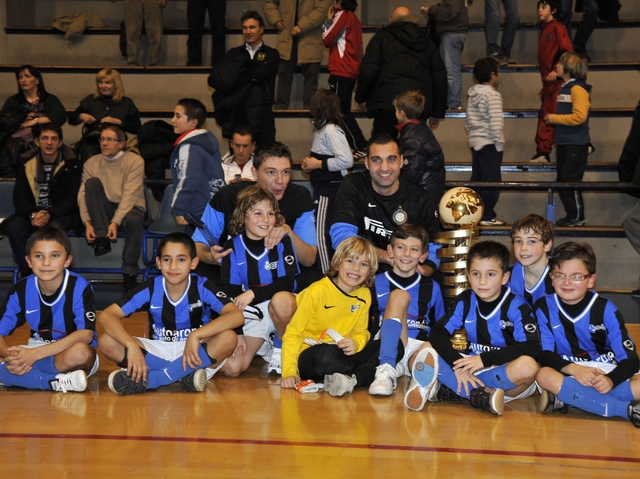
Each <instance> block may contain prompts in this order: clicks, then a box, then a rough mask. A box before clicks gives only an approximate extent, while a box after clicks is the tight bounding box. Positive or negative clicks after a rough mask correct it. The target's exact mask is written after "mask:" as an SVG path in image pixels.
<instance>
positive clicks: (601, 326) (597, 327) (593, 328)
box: [589, 324, 607, 334]
mask: <svg viewBox="0 0 640 479" xmlns="http://www.w3.org/2000/svg"><path fill="white" fill-rule="evenodd" d="M606 330H607V328H606V327H605V325H604V324H590V325H589V332H590V333H591V334H593V333H595V332H596V331H606Z"/></svg>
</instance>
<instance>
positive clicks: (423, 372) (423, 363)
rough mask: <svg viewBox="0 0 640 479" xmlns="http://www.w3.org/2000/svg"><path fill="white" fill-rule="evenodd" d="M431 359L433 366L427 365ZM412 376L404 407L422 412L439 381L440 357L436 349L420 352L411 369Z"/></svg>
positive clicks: (426, 349)
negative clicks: (432, 389)
mask: <svg viewBox="0 0 640 479" xmlns="http://www.w3.org/2000/svg"><path fill="white" fill-rule="evenodd" d="M429 358H431V361H432V362H433V364H429V363H427V360H428V359H429ZM411 376H412V378H411V383H410V384H409V389H408V390H407V393H406V394H405V395H404V405H405V406H406V407H407V408H409V409H411V410H412V411H420V410H421V409H422V408H423V407H424V404H425V403H426V402H427V398H428V397H429V393H430V392H431V388H432V387H433V385H434V384H435V383H436V381H437V379H438V356H437V354H436V352H435V350H434V349H432V348H425V349H423V350H421V351H420V352H418V355H417V356H416V359H415V362H414V363H413V368H412V369H411Z"/></svg>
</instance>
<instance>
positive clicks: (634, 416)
mask: <svg viewBox="0 0 640 479" xmlns="http://www.w3.org/2000/svg"><path fill="white" fill-rule="evenodd" d="M627 416H629V420H630V421H631V424H633V425H634V426H635V427H640V400H638V401H633V402H631V403H630V404H629V405H628V406H627Z"/></svg>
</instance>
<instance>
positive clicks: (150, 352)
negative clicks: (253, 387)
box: [98, 233, 244, 394]
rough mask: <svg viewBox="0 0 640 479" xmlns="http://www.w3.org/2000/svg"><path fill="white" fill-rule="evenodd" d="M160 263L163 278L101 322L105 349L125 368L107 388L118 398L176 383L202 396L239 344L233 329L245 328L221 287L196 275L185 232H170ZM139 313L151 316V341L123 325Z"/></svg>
mask: <svg viewBox="0 0 640 479" xmlns="http://www.w3.org/2000/svg"><path fill="white" fill-rule="evenodd" d="M156 265H157V266H158V269H159V270H160V272H161V273H162V276H157V277H155V278H150V279H148V280H147V281H145V282H144V283H141V284H140V285H138V287H136V288H135V289H134V290H133V291H132V292H131V293H129V294H128V295H126V296H125V297H123V298H121V299H120V300H118V301H116V303H114V304H112V305H111V306H109V307H108V308H107V309H106V310H104V312H103V313H102V314H100V316H99V318H98V321H99V322H100V324H101V325H102V326H103V328H104V335H101V338H100V350H101V351H102V352H103V354H104V355H105V356H107V357H108V358H109V359H111V360H112V361H113V362H115V363H116V364H117V365H118V366H120V367H121V368H123V369H121V370H117V371H113V372H112V373H111V374H110V375H109V389H111V390H112V391H113V392H115V393H117V394H136V393H142V392H145V391H146V390H147V389H155V388H158V387H160V386H165V385H168V384H172V383H174V382H177V381H179V382H180V384H182V386H183V387H184V388H185V389H186V390H187V391H197V392H200V391H203V390H204V388H205V386H206V383H207V379H209V378H210V377H211V376H213V374H214V373H215V371H217V370H218V369H219V368H220V367H222V365H223V364H224V360H225V359H226V358H227V357H229V355H230V354H231V353H232V352H233V350H234V349H235V347H236V343H237V339H236V334H235V332H234V331H233V329H234V328H237V327H238V326H240V325H242V324H243V323H244V317H243V316H242V313H241V312H240V310H239V309H238V308H237V307H236V306H235V305H234V304H233V303H232V302H231V301H230V300H229V299H228V298H227V297H226V295H225V294H224V293H223V292H222V291H220V290H219V289H218V287H217V286H216V285H215V284H213V283H212V282H211V281H209V280H207V279H206V278H202V277H200V276H198V275H196V274H192V273H191V271H192V270H193V269H194V268H195V267H196V266H197V265H198V257H197V256H196V246H195V244H194V242H193V240H192V239H191V238H190V237H189V236H187V235H186V234H184V233H171V234H169V235H167V236H165V237H164V238H163V239H162V240H161V241H160V244H159V246H158V257H157V258H156ZM136 311H148V314H149V329H150V333H151V336H152V339H147V338H134V337H133V336H131V335H130V334H129V333H128V332H127V330H126V329H125V327H124V325H123V324H122V322H121V320H122V319H123V318H124V317H125V316H128V315H130V314H131V313H134V312H136ZM125 368H126V369H125Z"/></svg>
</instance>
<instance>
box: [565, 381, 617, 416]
mask: <svg viewBox="0 0 640 479" xmlns="http://www.w3.org/2000/svg"><path fill="white" fill-rule="evenodd" d="M558 399H560V401H562V402H563V403H565V404H569V405H570V406H575V407H577V408H578V409H582V410H583V411H587V412H590V413H592V414H597V415H598V416H604V417H612V416H618V417H623V418H625V419H628V417H627V406H628V404H629V403H628V402H624V401H620V400H619V399H616V398H615V397H614V396H613V395H612V394H611V393H609V394H600V393H599V392H598V391H596V390H595V389H593V388H591V387H588V386H583V385H582V384H580V383H579V382H578V381H576V380H575V379H574V378H572V377H567V378H564V381H562V387H561V388H560V392H559V393H558Z"/></svg>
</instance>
